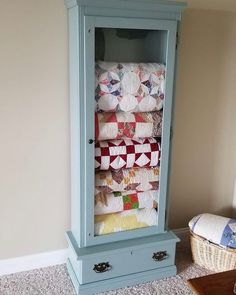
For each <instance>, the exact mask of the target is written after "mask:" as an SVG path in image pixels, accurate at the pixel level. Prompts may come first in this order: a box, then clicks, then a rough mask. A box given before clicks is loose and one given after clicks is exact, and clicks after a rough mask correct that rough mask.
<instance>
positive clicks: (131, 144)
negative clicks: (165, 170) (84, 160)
mask: <svg viewBox="0 0 236 295" xmlns="http://www.w3.org/2000/svg"><path fill="white" fill-rule="evenodd" d="M160 153H161V147H160V142H159V141H157V140H156V139H155V138H147V139H137V140H134V139H123V140H110V141H99V142H97V143H96V145H95V168H96V169H97V170H118V169H121V168H132V167H140V168H141V167H155V166H157V165H159V162H160Z"/></svg>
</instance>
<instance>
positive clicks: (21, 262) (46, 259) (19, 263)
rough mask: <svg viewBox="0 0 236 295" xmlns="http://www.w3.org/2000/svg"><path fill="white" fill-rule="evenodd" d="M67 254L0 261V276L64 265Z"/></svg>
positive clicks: (183, 230)
mask: <svg viewBox="0 0 236 295" xmlns="http://www.w3.org/2000/svg"><path fill="white" fill-rule="evenodd" d="M173 232H174V233H175V234H176V235H177V236H179V237H180V238H182V237H183V236H186V235H188V232H189V229H188V228H187V227H186V228H178V229H174V230H173ZM67 252H68V250H67V249H61V250H57V251H52V252H44V253H39V254H34V255H28V256H22V257H16V258H11V259H6V260H0V276H2V275H8V274H12V273H17V272H21V271H29V270H33V269H37V268H41V267H47V266H52V265H57V264H62V263H66V259H67V257H68V253H67Z"/></svg>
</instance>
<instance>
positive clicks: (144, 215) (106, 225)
mask: <svg viewBox="0 0 236 295" xmlns="http://www.w3.org/2000/svg"><path fill="white" fill-rule="evenodd" d="M156 224H157V211H156V210H155V209H134V210H128V211H123V212H119V213H112V214H105V215H97V216H95V235H104V234H109V233H115V232H120V231H125V230H132V229H137V228H143V227H148V226H152V225H156Z"/></svg>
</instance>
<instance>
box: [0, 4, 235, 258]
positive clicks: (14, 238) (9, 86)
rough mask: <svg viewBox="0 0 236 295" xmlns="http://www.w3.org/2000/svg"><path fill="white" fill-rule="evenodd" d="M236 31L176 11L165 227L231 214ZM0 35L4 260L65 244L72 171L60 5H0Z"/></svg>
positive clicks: (221, 18) (214, 19) (224, 19)
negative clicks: (179, 21)
mask: <svg viewBox="0 0 236 295" xmlns="http://www.w3.org/2000/svg"><path fill="white" fill-rule="evenodd" d="M207 2H208V1H207ZM209 2H210V1H209ZM235 34H236V14H231V13H225V12H209V11H203V10H202V11H201V10H192V11H191V10H189V11H187V12H185V14H184V19H183V26H182V42H181V47H180V64H179V75H178V79H177V101H176V128H175V136H174V146H173V169H172V173H171V196H172V197H171V211H170V212H171V214H170V217H171V219H170V221H171V222H170V224H171V226H172V227H183V226H186V222H187V220H188V219H189V218H190V217H191V216H192V215H194V214H197V213H199V212H202V211H212V212H222V213H226V214H229V213H230V208H231V204H232V191H233V182H234V177H235V176H236V175H235V171H236V163H235V157H234V151H235V147H236V142H235V132H236V122H235V118H236V116H235V111H234V110H235V109H236V99H235V95H236V93H235V82H234V81H235V77H236V64H235V63H236V58H235V55H236V53H235V52H236V38H234V36H235ZM0 36H1V46H0V65H1V67H0V69H1V71H0V83H1V87H0V129H1V140H0V204H1V206H0V230H1V240H0V259H6V258H10V257H16V256H22V255H28V254H33V253H38V252H43V251H51V250H56V249H61V248H65V247H66V242H65V238H64V232H65V230H66V229H68V228H69V226H70V222H69V220H70V210H69V207H70V185H69V181H70V173H69V111H68V70H67V67H68V62H67V55H68V48H67V42H68V40H67V18H66V9H65V7H64V3H63V0H21V1H18V0H11V1H9V0H1V1H0ZM200 86H201V88H200Z"/></svg>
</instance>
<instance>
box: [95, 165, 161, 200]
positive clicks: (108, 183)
mask: <svg viewBox="0 0 236 295" xmlns="http://www.w3.org/2000/svg"><path fill="white" fill-rule="evenodd" d="M158 188H159V167H158V166H156V167H152V168H129V169H120V170H115V171H112V170H107V171H98V172H96V173H95V195H96V194H98V193H99V192H102V193H112V192H124V191H130V190H135V191H137V192H145V191H149V190H158Z"/></svg>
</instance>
